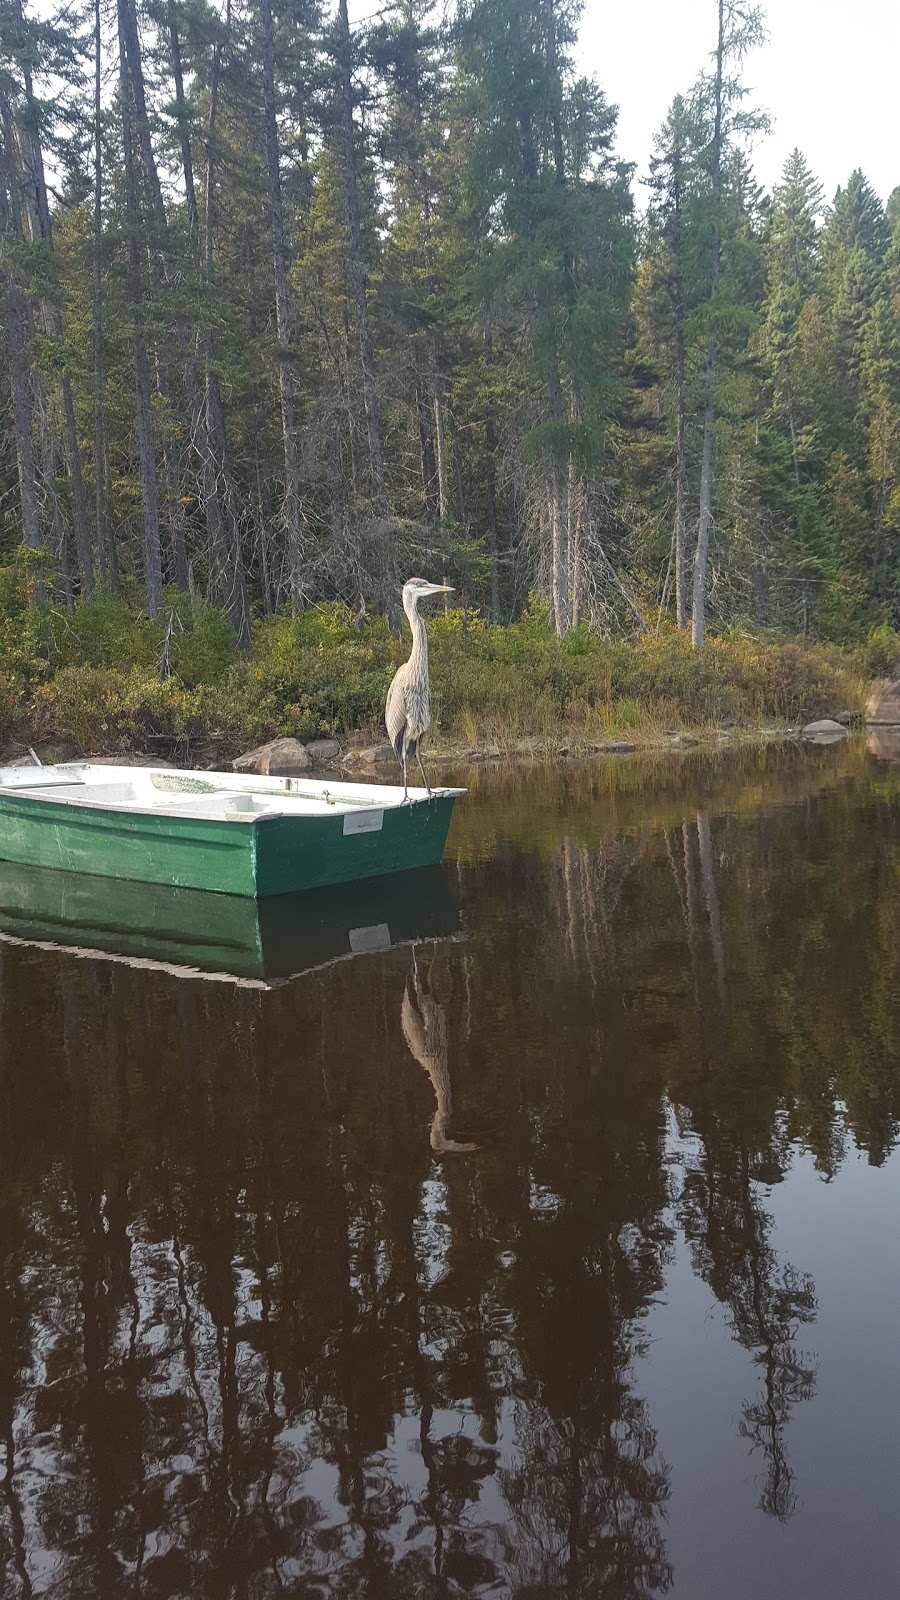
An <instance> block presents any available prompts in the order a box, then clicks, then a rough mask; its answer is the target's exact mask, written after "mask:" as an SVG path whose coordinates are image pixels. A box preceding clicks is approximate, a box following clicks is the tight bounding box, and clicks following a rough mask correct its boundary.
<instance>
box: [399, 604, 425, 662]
mask: <svg viewBox="0 0 900 1600" xmlns="http://www.w3.org/2000/svg"><path fill="white" fill-rule="evenodd" d="M403 609H404V611H405V612H406V615H407V617H408V618H409V625H410V627H411V628H412V636H413V645H412V650H411V651H410V655H409V659H410V661H427V660H428V635H427V634H426V632H425V624H424V622H423V621H422V618H421V617H420V616H419V603H418V600H416V599H415V597H413V598H412V599H410V600H409V601H408V602H407V603H406V604H405V605H404V607H403Z"/></svg>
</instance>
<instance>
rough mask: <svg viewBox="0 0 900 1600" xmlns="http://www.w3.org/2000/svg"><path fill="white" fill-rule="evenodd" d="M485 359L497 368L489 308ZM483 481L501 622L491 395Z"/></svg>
mask: <svg viewBox="0 0 900 1600" xmlns="http://www.w3.org/2000/svg"><path fill="white" fill-rule="evenodd" d="M485 311H486V326H485V330H484V359H485V364H486V365H487V367H488V370H490V368H491V367H492V366H493V365H494V336H493V333H492V331H491V324H490V307H486V308H485ZM484 454H485V463H484V478H485V499H486V510H487V530H488V549H489V551H490V556H491V617H492V619H493V621H494V622H499V621H500V570H499V567H498V564H497V545H498V540H497V425H496V421H495V418H494V398H493V395H492V394H491V392H490V390H489V391H488V401H487V411H486V414H485V419H484Z"/></svg>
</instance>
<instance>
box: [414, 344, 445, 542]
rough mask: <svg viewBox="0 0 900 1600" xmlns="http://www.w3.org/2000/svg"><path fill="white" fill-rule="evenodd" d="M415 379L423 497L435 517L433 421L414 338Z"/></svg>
mask: <svg viewBox="0 0 900 1600" xmlns="http://www.w3.org/2000/svg"><path fill="white" fill-rule="evenodd" d="M413 379H414V382H415V390H416V420H417V422H418V425H419V470H420V472H421V476H422V499H423V501H424V503H425V515H426V517H428V518H435V517H437V516H438V514H439V510H438V497H437V493H436V485H437V466H436V463H435V457H434V440H433V438H432V435H431V422H430V420H429V416H428V394H427V390H426V385H425V374H424V372H423V371H422V347H421V345H420V344H419V341H418V340H417V339H414V340H413Z"/></svg>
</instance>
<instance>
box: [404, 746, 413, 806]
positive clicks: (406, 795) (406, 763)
mask: <svg viewBox="0 0 900 1600" xmlns="http://www.w3.org/2000/svg"><path fill="white" fill-rule="evenodd" d="M403 804H404V805H405V806H409V805H412V801H411V800H410V798H409V751H408V750H407V748H406V745H405V744H404V746H403Z"/></svg>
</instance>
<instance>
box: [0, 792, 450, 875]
mask: <svg viewBox="0 0 900 1600" xmlns="http://www.w3.org/2000/svg"><path fill="white" fill-rule="evenodd" d="M51 795H52V791H49V792H48V795H47V797H39V796H37V795H26V794H17V793H15V792H9V791H6V792H4V791H0V858H2V859H4V860H7V861H18V862H21V863H23V864H27V865H30V866H38V867H52V868H54V869H56V870H58V871H63V872H84V873H89V874H91V875H92V876H95V877H103V878H123V879H126V880H129V881H131V882H138V883H154V884H162V885H166V886H169V887H173V888H188V889H207V890H212V891H213V892H215V893H218V894H231V895H243V896H260V897H262V896H265V897H268V896H271V895H282V894H295V893H297V892H298V891H300V890H305V889H316V888H321V887H324V886H326V885H328V884H336V883H350V882H353V881H355V880H357V879H364V878H373V877H380V876H382V875H383V874H384V873H391V872H401V871H405V870H406V869H407V868H411V867H423V866H432V865H435V864H437V863H438V862H439V861H440V859H441V856H442V854H443V850H444V845H445V843H446V840H447V832H448V829H449V827H450V819H451V817H452V815H453V806H454V803H455V795H453V794H445V795H441V794H437V795H435V798H434V799H433V800H432V801H428V802H418V803H416V804H413V805H407V806H397V805H386V806H385V808H384V810H383V812H381V813H379V815H380V817H381V822H380V825H379V826H378V828H377V830H374V829H373V830H372V831H348V829H347V827H346V826H345V816H344V814H343V813H341V812H340V811H337V812H336V813H334V814H331V815H318V816H304V817H296V816H288V815H283V816H279V815H274V816H260V817H254V818H247V819H246V820H241V821H238V822H236V821H232V820H226V819H224V818H218V817H215V816H185V815H172V814H170V813H169V812H167V811H159V812H154V811H149V810H133V811H126V810H114V809H111V808H103V807H99V806H96V805H90V804H79V803H78V801H77V800H72V799H68V800H67V801H66V803H65V804H64V805H61V804H58V803H54V801H53V800H52V798H51Z"/></svg>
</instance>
